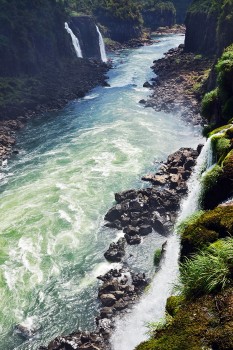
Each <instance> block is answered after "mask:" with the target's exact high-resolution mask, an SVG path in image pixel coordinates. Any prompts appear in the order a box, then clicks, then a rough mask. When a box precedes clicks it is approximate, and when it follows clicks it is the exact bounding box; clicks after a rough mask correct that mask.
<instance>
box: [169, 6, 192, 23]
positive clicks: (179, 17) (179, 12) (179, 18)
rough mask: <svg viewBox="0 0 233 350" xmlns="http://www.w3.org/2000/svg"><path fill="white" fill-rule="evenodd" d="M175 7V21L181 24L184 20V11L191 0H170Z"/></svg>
mask: <svg viewBox="0 0 233 350" xmlns="http://www.w3.org/2000/svg"><path fill="white" fill-rule="evenodd" d="M172 2H173V4H174V6H175V9H176V23H178V24H183V23H184V21H185V16H186V12H187V10H188V7H189V6H190V4H191V2H192V0H172Z"/></svg>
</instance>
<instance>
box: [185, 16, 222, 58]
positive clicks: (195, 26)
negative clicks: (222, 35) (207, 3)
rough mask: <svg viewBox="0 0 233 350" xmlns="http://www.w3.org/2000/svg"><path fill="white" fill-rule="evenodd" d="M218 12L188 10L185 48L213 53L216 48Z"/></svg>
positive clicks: (190, 50) (189, 50) (191, 50)
mask: <svg viewBox="0 0 233 350" xmlns="http://www.w3.org/2000/svg"><path fill="white" fill-rule="evenodd" d="M218 15H219V14H218V12H213V13H210V14H208V13H206V12H194V13H193V12H188V14H187V17H186V20H185V25H186V36H185V50H186V51H188V52H198V53H205V54H214V53H215V52H216V50H217V40H216V33H217V22H218Z"/></svg>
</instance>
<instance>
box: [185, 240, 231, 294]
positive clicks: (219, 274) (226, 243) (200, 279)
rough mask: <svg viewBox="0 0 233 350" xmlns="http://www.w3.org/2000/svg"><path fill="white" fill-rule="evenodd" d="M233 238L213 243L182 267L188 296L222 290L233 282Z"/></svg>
mask: <svg viewBox="0 0 233 350" xmlns="http://www.w3.org/2000/svg"><path fill="white" fill-rule="evenodd" d="M232 273H233V239H232V238H229V239H226V240H222V241H221V242H219V243H218V244H214V245H211V246H210V247H209V248H208V249H207V250H205V251H202V252H200V253H199V254H197V255H196V256H194V257H193V258H192V259H187V260H186V261H185V262H184V263H183V264H181V267H180V282H181V284H182V285H183V287H182V291H183V293H184V295H185V296H186V297H187V298H192V297H197V296H200V295H202V294H208V293H213V292H217V291H219V290H222V289H224V288H226V287H227V286H229V285H230V283H231V282H232V277H233V275H232Z"/></svg>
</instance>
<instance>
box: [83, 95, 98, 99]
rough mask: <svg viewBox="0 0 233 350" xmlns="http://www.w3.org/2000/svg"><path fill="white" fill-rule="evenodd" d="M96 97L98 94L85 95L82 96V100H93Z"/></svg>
mask: <svg viewBox="0 0 233 350" xmlns="http://www.w3.org/2000/svg"><path fill="white" fill-rule="evenodd" d="M97 97H99V94H91V95H86V96H85V97H83V100H93V99H95V98H97Z"/></svg>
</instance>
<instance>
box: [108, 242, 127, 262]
mask: <svg viewBox="0 0 233 350" xmlns="http://www.w3.org/2000/svg"><path fill="white" fill-rule="evenodd" d="M125 244H126V240H125V239H124V238H120V239H119V240H118V241H117V242H116V243H114V242H113V243H111V244H110V246H109V248H108V250H107V251H106V252H105V253H104V257H105V258H106V259H107V260H109V261H112V262H120V261H121V259H122V258H123V256H124V255H125Z"/></svg>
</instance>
